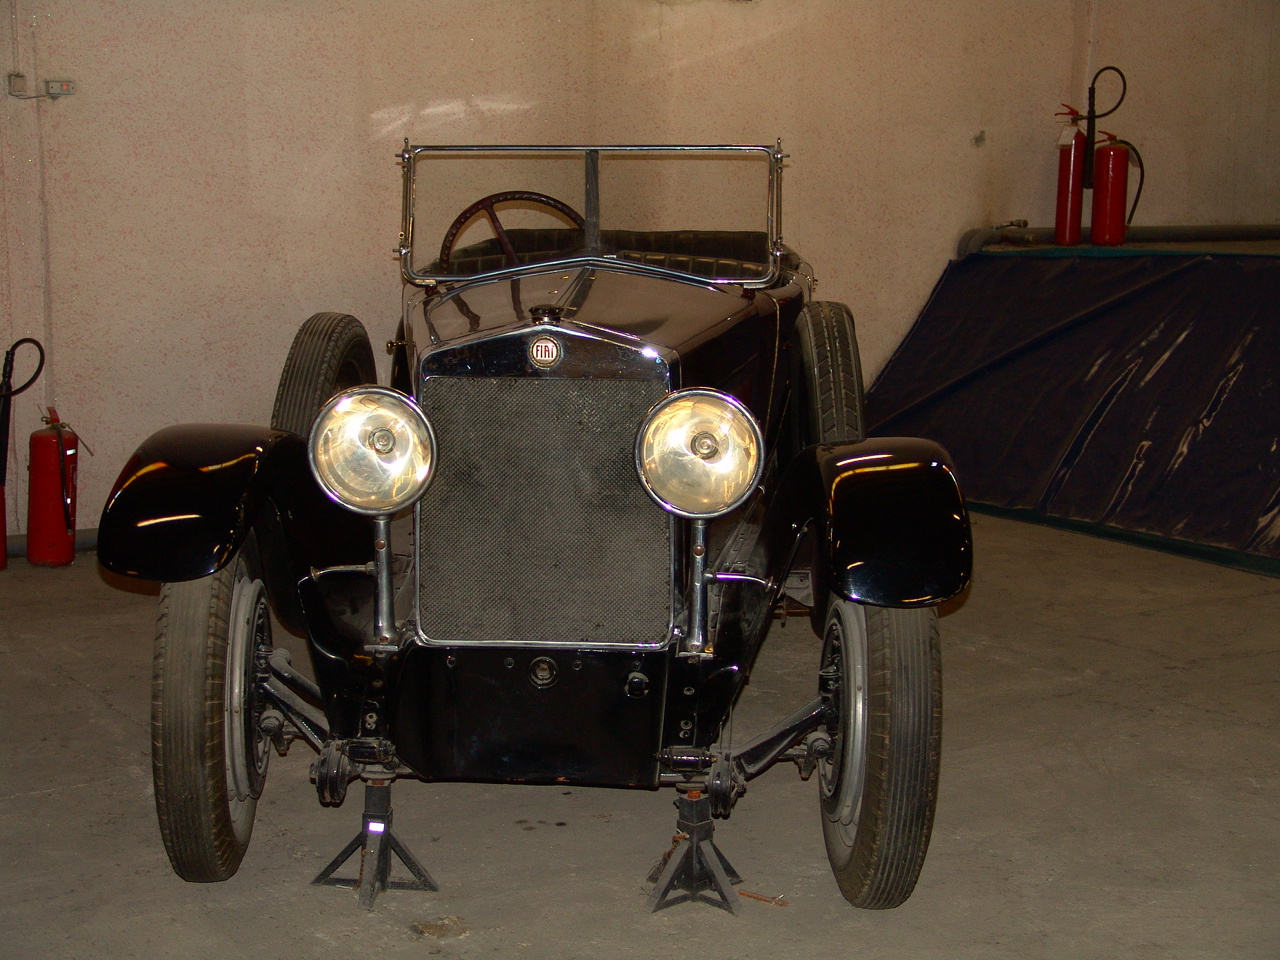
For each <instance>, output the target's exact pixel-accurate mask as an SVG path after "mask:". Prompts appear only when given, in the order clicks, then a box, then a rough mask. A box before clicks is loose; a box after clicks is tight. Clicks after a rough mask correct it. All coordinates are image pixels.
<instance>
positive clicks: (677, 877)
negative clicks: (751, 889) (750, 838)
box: [649, 785, 742, 914]
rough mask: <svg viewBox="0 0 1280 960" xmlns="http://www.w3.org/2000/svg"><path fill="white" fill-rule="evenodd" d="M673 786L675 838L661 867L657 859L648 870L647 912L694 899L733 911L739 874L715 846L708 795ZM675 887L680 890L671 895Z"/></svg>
mask: <svg viewBox="0 0 1280 960" xmlns="http://www.w3.org/2000/svg"><path fill="white" fill-rule="evenodd" d="M682 786H683V785H682ZM676 789H677V790H680V796H679V798H677V800H676V810H677V811H678V813H677V817H676V831H677V837H678V839H677V841H676V845H675V847H674V848H673V849H672V850H671V853H670V855H669V857H668V859H667V860H666V863H665V866H664V864H663V862H662V861H659V862H658V864H657V865H656V866H655V867H654V868H653V870H652V871H650V873H649V880H650V882H652V883H653V885H654V886H653V892H652V893H651V894H649V911H650V912H651V913H657V912H658V911H659V910H662V909H664V908H666V907H673V906H675V905H676V904H677V903H688V902H690V901H694V900H697V901H701V902H702V903H709V904H711V906H713V907H719V908H720V909H721V910H728V911H729V912H730V913H732V914H736V913H737V912H738V898H737V897H736V896H735V895H734V892H733V884H735V883H741V882H742V877H740V876H738V871H736V870H734V869H733V866H732V865H731V864H730V863H729V861H728V859H727V858H726V857H725V855H724V854H723V853H721V852H720V848H719V847H717V846H716V842H715V839H714V837H715V831H716V826H715V824H714V823H713V822H712V820H711V798H710V797H708V796H706V795H705V794H704V793H703V792H702V791H701V790H690V789H687V788H683V789H682V787H677V788H676ZM676 890H679V891H682V892H680V893H678V894H677V895H676V896H671V894H672V892H673V891H676Z"/></svg>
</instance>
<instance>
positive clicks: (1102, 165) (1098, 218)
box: [1089, 130, 1129, 247]
mask: <svg viewBox="0 0 1280 960" xmlns="http://www.w3.org/2000/svg"><path fill="white" fill-rule="evenodd" d="M1099 132H1100V133H1101V134H1102V135H1103V137H1105V138H1106V141H1105V142H1104V143H1103V145H1102V146H1100V147H1099V148H1098V151H1097V153H1096V154H1095V155H1094V159H1093V218H1092V219H1091V220H1090V223H1089V242H1090V243H1092V244H1094V245H1096V246H1099V247H1116V246H1119V245H1120V244H1122V243H1124V226H1125V216H1124V213H1125V207H1126V206H1128V202H1129V144H1128V143H1127V142H1126V141H1124V140H1120V139H1119V138H1117V137H1116V135H1115V134H1114V133H1107V131H1105V130H1101V131H1099Z"/></svg>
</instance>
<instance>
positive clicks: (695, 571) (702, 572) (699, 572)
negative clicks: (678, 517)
mask: <svg viewBox="0 0 1280 960" xmlns="http://www.w3.org/2000/svg"><path fill="white" fill-rule="evenodd" d="M690 539H691V541H692V542H691V544H690V552H691V553H692V554H693V563H692V564H691V568H692V569H691V572H690V578H689V579H690V588H691V589H690V597H689V634H688V636H687V637H686V638H685V643H684V649H683V650H681V651H680V655H681V656H682V657H708V656H710V655H711V651H709V650H707V583H708V582H709V581H708V577H707V521H705V520H694V521H693V529H692V531H691V537H690Z"/></svg>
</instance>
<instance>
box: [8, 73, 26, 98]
mask: <svg viewBox="0 0 1280 960" xmlns="http://www.w3.org/2000/svg"><path fill="white" fill-rule="evenodd" d="M26 95H27V78H26V76H25V75H23V74H21V73H11V74H9V96H11V97H25V96H26Z"/></svg>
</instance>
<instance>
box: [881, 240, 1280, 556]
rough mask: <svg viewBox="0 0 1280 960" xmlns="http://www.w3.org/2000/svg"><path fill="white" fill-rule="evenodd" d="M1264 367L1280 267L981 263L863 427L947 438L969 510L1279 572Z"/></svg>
mask: <svg viewBox="0 0 1280 960" xmlns="http://www.w3.org/2000/svg"><path fill="white" fill-rule="evenodd" d="M1277 371H1280V258H1277V257H1271V256H1226V255H1214V256H1208V255H1185V254H1179V255H1151V256H1089V255H1073V256H1065V257H1064V256H1037V255H1032V254H1021V255H992V254H979V255H974V256H970V257H968V258H966V259H965V260H963V261H958V262H955V263H952V264H951V265H950V266H949V267H948V268H947V270H946V272H945V273H944V274H943V276H942V279H941V280H940V281H939V283H938V286H937V288H936V289H935V291H934V294H933V297H932V298H931V299H930V301H929V303H928V305H927V306H926V307H925V309H924V311H923V313H922V314H921V316H920V318H919V320H918V321H917V322H916V325H915V327H914V328H913V329H912V330H911V332H910V333H909V334H908V336H907V337H906V339H905V340H904V341H903V343H902V344H901V346H900V347H899V348H898V350H897V352H896V353H895V354H894V355H893V357H892V358H891V360H890V361H889V363H888V365H887V366H886V367H885V368H884V370H883V371H882V372H881V374H880V376H879V378H878V379H877V380H876V382H875V384H874V386H873V387H872V389H871V391H870V393H869V395H868V398H867V417H868V425H869V427H870V430H871V433H872V434H873V435H885V434H914V435H917V436H923V437H928V438H930V439H933V440H936V441H938V442H939V443H941V444H943V445H944V446H945V447H946V448H947V450H948V451H949V452H950V454H951V456H952V457H953V458H954V461H955V464H956V470H957V472H958V474H959V475H960V477H961V479H962V480H963V482H964V488H965V494H966V496H967V497H968V499H969V500H970V501H971V502H977V503H981V504H988V505H991V506H994V507H998V508H1003V509H1007V510H1016V511H1026V514H1027V515H1028V516H1031V517H1032V518H1045V519H1049V520H1052V521H1063V522H1067V523H1069V524H1072V525H1077V524H1078V525H1099V526H1100V528H1101V529H1100V532H1104V533H1110V532H1114V533H1118V534H1120V535H1126V538H1130V539H1139V540H1144V541H1145V540H1148V539H1149V538H1154V541H1153V542H1154V544H1155V545H1163V546H1173V547H1175V548H1181V549H1187V550H1188V552H1192V553H1199V554H1201V555H1208V556H1210V557H1211V558H1212V559H1225V560H1226V561H1227V562H1236V563H1241V564H1242V565H1245V566H1252V567H1254V568H1255V569H1261V570H1264V571H1266V572H1272V573H1280V563H1277V561H1280V440H1278V436H1280V427H1278V426H1277V424H1278V423H1280V421H1278V420H1277V417H1276V411H1277V410H1280V377H1278V375H1277ZM1196 548H1203V549H1196ZM1205 550H1209V551H1211V552H1210V553H1208V554H1206V553H1205V552H1204V551H1205ZM1213 551H1228V552H1229V553H1228V554H1227V555H1226V556H1221V557H1219V556H1213V553H1212V552H1213Z"/></svg>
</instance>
